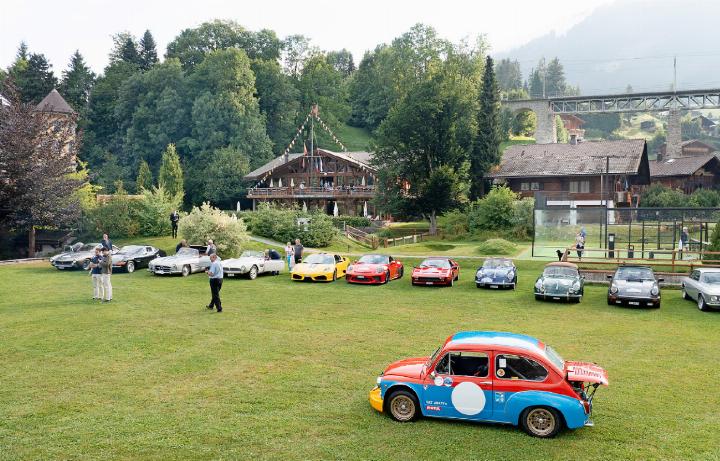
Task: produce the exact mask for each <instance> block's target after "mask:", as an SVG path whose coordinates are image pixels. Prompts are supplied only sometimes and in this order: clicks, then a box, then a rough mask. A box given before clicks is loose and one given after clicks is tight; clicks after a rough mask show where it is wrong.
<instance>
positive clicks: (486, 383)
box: [478, 381, 492, 386]
mask: <svg viewBox="0 0 720 461" xmlns="http://www.w3.org/2000/svg"><path fill="white" fill-rule="evenodd" d="M478 384H483V385H485V386H489V385H490V384H492V381H480V382H479V383H478Z"/></svg>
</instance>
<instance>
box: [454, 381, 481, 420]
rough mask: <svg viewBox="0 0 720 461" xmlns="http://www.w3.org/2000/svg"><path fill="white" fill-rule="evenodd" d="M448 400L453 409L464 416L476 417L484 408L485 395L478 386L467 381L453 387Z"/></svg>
mask: <svg viewBox="0 0 720 461" xmlns="http://www.w3.org/2000/svg"><path fill="white" fill-rule="evenodd" d="M450 399H451V400H452V404H453V406H454V407H455V409H456V410H457V411H458V412H460V413H462V414H464V415H468V416H472V415H476V414H478V413H480V412H481V411H482V410H483V408H485V393H484V392H483V390H482V389H481V388H480V386H478V385H477V384H475V383H471V382H468V381H465V382H463V383H460V384H458V385H457V386H455V388H454V389H453V391H452V395H451V396H450Z"/></svg>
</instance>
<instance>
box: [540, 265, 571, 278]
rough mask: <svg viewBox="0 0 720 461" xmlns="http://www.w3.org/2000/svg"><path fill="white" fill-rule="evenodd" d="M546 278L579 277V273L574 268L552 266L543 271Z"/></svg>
mask: <svg viewBox="0 0 720 461" xmlns="http://www.w3.org/2000/svg"><path fill="white" fill-rule="evenodd" d="M543 275H544V276H546V277H577V276H578V271H577V269H575V268H574V267H563V266H551V267H546V268H545V270H544V271H543Z"/></svg>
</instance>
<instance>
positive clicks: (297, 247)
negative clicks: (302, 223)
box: [293, 239, 304, 264]
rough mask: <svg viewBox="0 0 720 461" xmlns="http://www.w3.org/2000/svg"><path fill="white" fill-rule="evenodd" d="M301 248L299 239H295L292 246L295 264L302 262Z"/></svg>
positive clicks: (302, 248)
mask: <svg viewBox="0 0 720 461" xmlns="http://www.w3.org/2000/svg"><path fill="white" fill-rule="evenodd" d="M303 250H304V247H303V246H302V243H300V239H295V247H294V248H293V251H294V254H295V264H300V263H301V262H302V257H303Z"/></svg>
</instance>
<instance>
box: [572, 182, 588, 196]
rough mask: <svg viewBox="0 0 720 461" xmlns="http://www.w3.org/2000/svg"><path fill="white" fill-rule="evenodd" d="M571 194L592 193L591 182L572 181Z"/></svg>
mask: <svg viewBox="0 0 720 461" xmlns="http://www.w3.org/2000/svg"><path fill="white" fill-rule="evenodd" d="M570 192H575V193H578V192H579V193H584V194H586V193H588V192H590V181H588V180H584V181H570Z"/></svg>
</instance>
